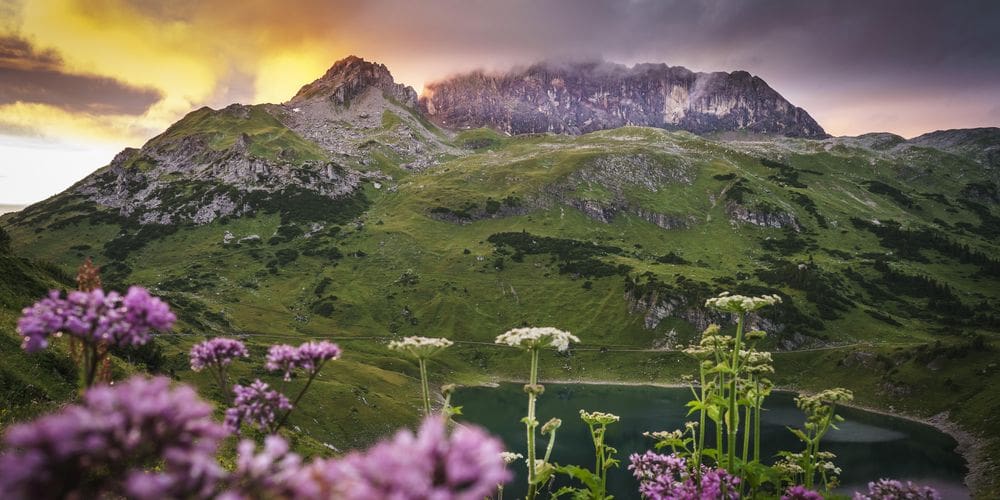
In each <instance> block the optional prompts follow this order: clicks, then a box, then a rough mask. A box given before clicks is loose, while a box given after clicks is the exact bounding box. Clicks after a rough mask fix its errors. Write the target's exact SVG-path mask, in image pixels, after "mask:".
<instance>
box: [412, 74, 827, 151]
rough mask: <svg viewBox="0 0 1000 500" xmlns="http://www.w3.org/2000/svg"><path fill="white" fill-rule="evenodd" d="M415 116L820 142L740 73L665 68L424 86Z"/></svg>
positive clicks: (797, 112) (465, 124) (465, 122)
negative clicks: (419, 111) (762, 135)
mask: <svg viewBox="0 0 1000 500" xmlns="http://www.w3.org/2000/svg"><path fill="white" fill-rule="evenodd" d="M420 106H421V108H422V109H423V111H424V112H425V113H426V114H427V115H428V116H429V117H430V118H431V119H432V120H433V121H435V122H437V123H438V124H440V125H441V126H444V127H447V128H452V129H463V128H476V127H484V126H485V127H491V128H495V129H497V130H500V131H503V132H506V133H509V134H525V133H540V132H555V133H567V134H581V133H586V132H592V131H595V130H604V129H610V128H617V127H621V126H626V125H638V126H648V127H658V128H665V129H681V130H688V131H691V132H694V133H708V132H720V131H750V132H757V133H768V134H781V135H786V136H792V137H825V136H826V133H825V132H824V131H823V128H822V127H820V126H819V124H817V123H816V121H815V120H813V119H812V117H810V116H809V114H808V113H806V112H805V111H804V110H803V109H801V108H797V107H795V106H793V105H792V104H790V103H789V102H788V101H787V100H785V99H784V98H783V97H782V96H781V95H780V94H778V93H777V92H775V91H774V89H772V88H771V87H769V86H768V85H767V83H765V82H764V81H763V80H761V79H760V78H758V77H755V76H752V75H750V74H749V73H747V72H745V71H735V72H732V73H722V72H718V73H695V72H692V71H690V70H688V69H686V68H683V67H670V66H667V65H665V64H639V65H636V66H633V67H631V68H629V67H626V66H622V65H618V64H610V63H603V62H601V63H578V64H569V65H554V64H536V65H534V66H531V67H529V68H527V69H524V70H521V71H511V72H508V73H505V74H488V73H484V72H473V73H468V74H463V75H459V76H455V77H452V78H449V79H446V80H442V81H438V82H435V83H431V84H429V85H427V86H426V87H425V90H424V95H423V96H422V97H421V98H420Z"/></svg>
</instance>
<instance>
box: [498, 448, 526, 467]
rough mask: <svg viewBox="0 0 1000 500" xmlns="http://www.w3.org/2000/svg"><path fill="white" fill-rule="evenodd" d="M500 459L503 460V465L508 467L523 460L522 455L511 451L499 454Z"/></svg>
mask: <svg viewBox="0 0 1000 500" xmlns="http://www.w3.org/2000/svg"><path fill="white" fill-rule="evenodd" d="M500 458H502V459H503V463H505V464H507V465H510V464H512V463H514V462H517V461H518V460H519V459H522V458H524V455H522V454H520V453H514V452H512V451H504V452H500Z"/></svg>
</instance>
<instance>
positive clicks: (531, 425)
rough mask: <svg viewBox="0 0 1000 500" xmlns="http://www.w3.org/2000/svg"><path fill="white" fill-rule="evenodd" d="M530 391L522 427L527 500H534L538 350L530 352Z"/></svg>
mask: <svg viewBox="0 0 1000 500" xmlns="http://www.w3.org/2000/svg"><path fill="white" fill-rule="evenodd" d="M528 383H529V384H530V385H531V390H529V391H528V419H527V421H526V422H525V424H524V426H525V428H526V430H527V435H528V436H527V437H528V500H534V498H535V495H536V494H537V488H536V485H535V427H536V426H537V425H538V422H537V421H536V420H535V398H536V397H537V396H536V395H535V391H534V388H535V385H536V384H537V383H538V349H532V350H531V376H530V377H529V379H528Z"/></svg>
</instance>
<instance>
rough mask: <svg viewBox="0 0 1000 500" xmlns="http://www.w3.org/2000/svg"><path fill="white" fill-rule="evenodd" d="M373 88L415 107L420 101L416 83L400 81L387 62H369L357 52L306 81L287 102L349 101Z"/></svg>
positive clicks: (346, 102) (340, 103) (347, 102)
mask: <svg viewBox="0 0 1000 500" xmlns="http://www.w3.org/2000/svg"><path fill="white" fill-rule="evenodd" d="M372 88H374V89H378V90H380V91H381V92H382V93H383V94H384V95H385V96H386V97H389V98H391V99H395V100H396V101H397V102H399V103H400V104H402V105H404V106H410V107H414V106H416V104H417V92H416V91H415V90H413V87H408V86H406V85H403V84H401V83H396V81H395V80H394V79H393V78H392V73H389V69H388V68H386V67H385V65H384V64H378V63H373V62H368V61H365V60H364V59H362V58H360V57H357V56H348V57H346V58H344V59H342V60H340V61H337V62H336V63H335V64H334V65H333V66H331V67H330V69H328V70H327V71H326V73H325V74H324V75H323V76H321V77H320V78H318V79H317V80H316V81H314V82H312V83H309V84H307V85H303V86H302V88H301V89H299V91H298V93H296V94H295V96H294V97H292V98H291V99H290V100H289V101H288V103H287V104H289V105H292V106H295V105H297V104H300V103H303V102H305V101H309V100H313V99H316V98H321V99H326V100H328V101H330V102H332V103H334V104H337V105H347V104H350V103H351V101H353V100H354V98H355V97H358V96H359V95H361V94H363V93H364V92H367V91H368V89H372Z"/></svg>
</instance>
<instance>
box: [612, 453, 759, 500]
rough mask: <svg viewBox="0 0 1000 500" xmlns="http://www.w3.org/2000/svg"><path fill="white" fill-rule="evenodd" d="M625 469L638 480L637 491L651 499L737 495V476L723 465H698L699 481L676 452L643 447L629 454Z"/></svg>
mask: <svg viewBox="0 0 1000 500" xmlns="http://www.w3.org/2000/svg"><path fill="white" fill-rule="evenodd" d="M629 461H630V462H631V464H630V465H629V466H628V468H629V470H631V471H632V474H633V475H634V476H635V478H636V479H638V480H639V493H641V494H642V496H643V497H644V498H649V499H651V500H666V499H670V500H709V499H711V500H717V499H727V500H732V499H737V498H740V494H739V484H740V479H739V478H738V477H735V476H732V475H730V474H729V473H728V472H726V470H724V469H714V468H710V467H706V466H702V467H701V471H700V472H701V481H700V482H699V481H698V478H697V477H696V476H695V475H694V474H691V471H689V470H688V467H687V463H686V462H685V460H684V459H683V458H681V457H678V456H676V455H672V454H671V455H663V454H660V453H655V452H652V451H647V452H646V453H643V454H642V455H640V454H638V453H633V454H632V455H631V456H630V457H629Z"/></svg>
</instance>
